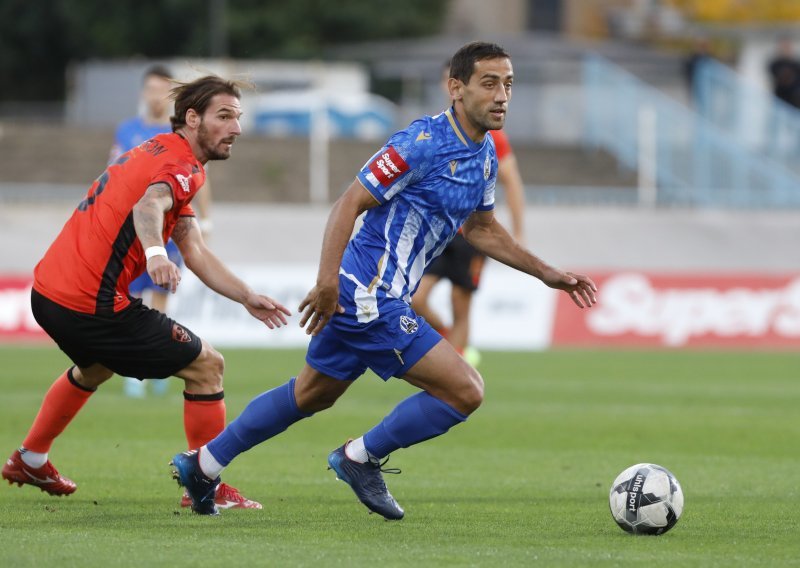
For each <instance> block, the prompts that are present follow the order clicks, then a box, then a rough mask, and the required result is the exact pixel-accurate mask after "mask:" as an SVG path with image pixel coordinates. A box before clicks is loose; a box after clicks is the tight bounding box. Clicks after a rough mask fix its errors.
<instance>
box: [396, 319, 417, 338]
mask: <svg viewBox="0 0 800 568" xmlns="http://www.w3.org/2000/svg"><path fill="white" fill-rule="evenodd" d="M400 329H402V330H403V331H404V332H405V333H407V334H409V335H411V334H412V333H414V332H415V331H417V329H419V324H418V323H417V320H415V319H414V318H410V317H408V316H400Z"/></svg>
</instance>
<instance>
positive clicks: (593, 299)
mask: <svg viewBox="0 0 800 568" xmlns="http://www.w3.org/2000/svg"><path fill="white" fill-rule="evenodd" d="M542 282H544V283H545V284H547V285H548V286H550V288H555V289H556V290H564V291H565V292H566V293H567V294H569V297H570V299H571V300H572V301H573V302H574V303H575V305H576V306H578V307H579V308H581V309H582V308H591V307H592V306H593V305H595V304H596V303H597V296H596V292H597V285H596V284H595V283H594V282H592V279H591V278H589V277H588V276H584V275H583V274H573V273H572V272H561V271H560V270H556V269H550V270H549V271H548V272H547V273H546V274H545V275H544V277H543V278H542Z"/></svg>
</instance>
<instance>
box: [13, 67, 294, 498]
mask: <svg viewBox="0 0 800 568" xmlns="http://www.w3.org/2000/svg"><path fill="white" fill-rule="evenodd" d="M173 97H174V99H175V115H174V116H173V117H171V123H172V133H167V134H159V135H157V136H155V137H153V138H151V139H150V140H147V141H146V142H143V143H142V144H140V145H139V146H137V147H135V148H133V149H132V150H130V151H128V152H126V153H124V154H122V155H121V156H120V157H119V158H117V159H116V160H115V161H114V162H113V163H112V164H110V165H109V166H108V168H107V169H106V171H105V172H103V174H102V175H101V176H100V177H99V178H98V179H97V180H96V181H95V182H94V184H93V185H92V187H91V188H90V189H89V192H88V194H87V197H86V198H85V199H84V200H83V201H81V203H80V204H79V205H78V207H77V208H76V210H75V211H74V213H73V215H72V217H71V218H70V219H69V220H68V221H67V223H66V224H65V225H64V228H63V229H62V230H61V233H60V234H59V235H58V237H57V238H56V240H55V241H54V242H53V243H52V244H51V246H50V248H49V249H48V251H47V252H46V253H45V256H44V258H43V259H42V260H41V261H40V262H39V264H38V265H37V266H36V269H35V271H34V284H33V290H32V292H31V307H32V311H33V315H34V317H35V318H36V321H37V322H38V323H39V325H41V327H42V328H43V329H44V330H45V331H46V332H47V333H48V334H49V335H50V337H52V338H53V340H55V342H56V343H57V344H58V346H59V347H60V348H61V350H62V351H64V353H66V354H67V356H68V357H69V358H70V359H71V360H72V362H73V363H74V365H73V366H71V367H70V368H69V369H67V370H66V371H64V372H63V373H62V374H61V375H60V376H59V377H58V378H57V379H56V381H55V382H54V383H53V385H52V386H51V387H50V390H48V392H47V394H46V395H45V397H44V401H43V402H42V406H41V408H40V409H39V413H38V415H37V416H36V419H35V420H34V422H33V425H32V427H31V429H30V431H29V432H28V435H27V436H26V437H25V439H24V440H23V442H22V445H21V447H20V448H19V449H18V450H16V451H14V453H13V454H12V455H11V457H10V458H9V459H8V460H7V461H6V464H5V466H4V467H3V469H2V476H3V478H4V479H6V480H8V481H9V483H17V484H19V485H20V486H21V485H23V484H29V485H34V486H36V487H39V488H40V489H41V490H42V491H46V492H47V493H49V494H51V495H69V494H71V493H73V492H74V491H75V489H76V484H75V483H74V482H73V481H72V480H70V479H68V478H66V477H64V476H62V475H61V474H59V473H58V471H57V470H56V468H55V467H53V465H52V464H51V463H50V461H49V459H48V452H49V451H50V447H51V445H52V443H53V441H54V440H55V438H56V437H57V436H58V435H59V434H61V432H62V431H63V430H64V428H66V426H67V425H68V424H69V423H70V422H71V421H72V419H73V418H74V417H75V415H76V414H77V413H78V411H80V409H81V407H83V405H84V403H85V402H86V401H87V400H88V399H89V397H91V395H92V394H93V393H94V392H95V391H96V390H97V388H98V387H99V386H100V385H101V384H103V383H104V382H106V381H107V380H108V379H110V378H111V377H112V376H113V375H114V374H115V373H116V374H119V375H122V376H128V377H137V378H166V377H169V376H173V375H174V376H177V377H180V378H181V379H183V381H184V384H185V390H184V427H185V432H186V439H187V442H188V445H189V447H190V448H197V447H200V446H202V445H203V444H205V443H206V442H208V441H210V440H211V439H212V438H214V437H215V436H216V435H217V434H219V433H220V432H221V431H222V430H223V429H224V427H225V402H224V400H223V389H222V379H223V371H224V360H223V358H222V355H220V354H219V353H218V352H217V351H216V350H215V349H214V348H213V347H212V346H211V345H210V344H208V343H207V342H206V341H204V340H202V339H201V338H200V337H198V336H197V335H195V334H194V333H192V331H191V330H189V329H187V328H185V327H183V326H182V325H180V324H179V323H178V322H175V321H174V320H172V319H170V318H169V317H167V316H166V315H164V314H163V313H161V312H159V311H157V310H154V309H151V308H148V307H146V306H144V305H143V304H142V302H141V300H140V299H135V298H133V297H132V296H130V294H129V293H128V285H129V284H130V282H131V281H132V280H133V279H134V278H136V277H137V276H138V275H139V274H141V273H142V272H143V271H144V270H146V271H147V273H148V274H149V275H150V277H151V278H152V279H153V281H154V282H155V283H156V284H158V285H160V286H162V287H163V288H164V289H166V290H169V291H171V292H175V290H176V288H177V286H178V283H179V282H180V270H179V268H178V267H177V266H176V265H175V264H174V263H173V262H171V261H170V260H169V259H168V257H167V253H166V251H165V249H164V243H166V241H167V240H168V239H169V238H170V237H172V239H173V240H174V241H175V243H176V244H177V245H178V248H179V249H180V251H181V254H182V255H183V258H184V260H185V262H186V266H187V267H188V268H189V269H190V270H191V271H192V272H194V273H195V274H196V275H197V276H198V278H199V279H200V280H201V281H202V282H203V283H205V284H206V285H207V286H208V287H209V288H211V289H212V290H214V291H216V292H217V293H219V294H221V295H223V296H225V297H227V298H230V299H231V300H234V301H236V302H238V303H240V304H242V306H243V307H244V308H245V309H246V310H247V311H248V312H249V313H250V314H251V315H252V316H253V317H255V318H256V319H258V320H260V321H262V322H264V324H265V325H266V326H267V327H269V328H270V329H273V328H275V327H280V326H281V325H283V324H285V323H286V318H285V315H284V314H286V315H288V314H289V311H288V310H287V309H286V308H285V307H284V306H282V305H281V304H279V303H278V302H276V301H274V300H272V299H271V298H269V297H267V296H263V295H260V294H257V293H256V292H254V291H253V290H252V289H251V288H250V287H249V286H248V285H247V284H245V283H244V282H243V281H242V280H240V279H239V278H237V277H236V276H235V275H234V274H233V273H232V272H231V271H230V270H229V269H228V268H227V267H226V266H225V265H224V264H223V263H222V262H221V261H220V259H219V258H217V257H216V256H215V255H214V254H213V253H212V252H211V251H210V250H209V249H208V247H207V246H206V244H205V242H204V240H203V237H202V236H201V232H200V228H199V225H198V223H197V220H196V219H195V216H194V212H193V210H192V207H191V205H190V202H191V201H192V198H193V197H194V196H195V194H196V193H197V191H198V190H199V189H200V188H201V186H202V185H203V183H204V181H205V176H206V174H205V169H204V165H205V164H206V162H208V161H209V160H225V159H227V158H228V157H230V154H231V147H232V145H233V143H234V141H235V140H236V138H237V137H238V136H239V135H240V134H241V129H240V126H239V117H240V116H241V105H240V98H241V92H240V86H239V84H238V83H236V82H232V81H226V80H224V79H222V78H220V77H216V76H207V77H202V78H200V79H197V80H195V81H192V82H190V83H186V84H181V85H179V86H177V87H175V88H174V89H173ZM184 500H185V501H186V505H188V504H189V503H190V501H189V500H188V497H185V499H184ZM216 500H217V504H218V506H220V507H225V508H229V507H239V508H258V509H260V508H261V505H260V504H259V503H257V502H255V501H251V500H249V499H246V498H245V497H243V496H242V495H241V494H240V493H239V492H238V491H237V490H236V489H234V488H232V487H230V486H225V487H222V488H221V489H218V490H217V494H216Z"/></svg>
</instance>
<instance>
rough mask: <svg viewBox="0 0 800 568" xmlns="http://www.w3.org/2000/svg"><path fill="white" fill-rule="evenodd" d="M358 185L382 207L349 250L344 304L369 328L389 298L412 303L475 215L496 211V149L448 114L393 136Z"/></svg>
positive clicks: (370, 215) (424, 120)
mask: <svg viewBox="0 0 800 568" xmlns="http://www.w3.org/2000/svg"><path fill="white" fill-rule="evenodd" d="M358 179H359V181H360V182H361V184H363V186H364V187H365V188H366V189H367V190H368V191H369V192H370V193H372V195H373V196H375V199H377V200H378V202H379V203H380V205H379V206H377V207H374V208H372V209H370V210H369V211H368V212H367V214H366V216H365V218H364V223H363V225H362V226H361V228H360V230H359V231H358V233H357V234H356V235H355V237H353V239H352V240H351V241H350V243H349V244H348V246H347V249H346V250H345V253H344V257H343V258H342V265H341V268H340V269H339V274H340V276H342V277H344V279H346V282H345V281H344V280H343V283H344V284H345V286H343V288H342V290H341V293H340V302H341V303H342V305H343V306H344V307H345V310H346V311H347V313H350V314H356V315H357V316H358V321H360V322H368V321H372V320H373V319H375V318H377V317H378V316H379V315H380V314H379V311H380V303H381V300H382V299H383V298H386V297H387V296H388V297H390V298H396V299H399V300H403V301H404V302H406V303H410V302H411V296H412V294H413V293H414V291H415V290H416V289H417V286H418V284H419V281H420V278H422V274H423V272H424V270H425V268H426V267H427V266H428V264H430V262H431V261H432V260H433V259H434V258H436V257H437V256H439V255H440V254H441V253H442V251H443V250H444V248H445V246H447V244H448V243H449V242H450V241H451V240H452V239H453V237H454V236H455V235H456V233H457V232H458V229H459V228H460V227H461V225H463V224H464V222H465V221H466V220H467V218H468V217H469V216H470V214H471V213H472V212H473V211H476V210H478V211H488V210H491V209H493V208H494V193H495V182H496V179H497V156H496V153H495V147H494V142H493V140H492V137H491V136H488V135H487V136H486V137H485V138H484V139H483V142H481V143H480V144H478V143H475V142H473V141H472V140H470V139H469V138H468V137H467V135H466V133H465V132H464V130H463V129H462V128H461V125H460V124H459V123H458V121H457V120H456V118H455V113H454V111H453V109H452V108H450V109H448V110H446V111H445V112H443V113H441V114H439V115H437V116H434V117H430V116H426V117H424V118H422V119H419V120H416V121H414V122H412V123H411V125H410V126H409V127H408V128H406V129H405V130H402V131H400V132H398V133H396V134H395V135H394V136H392V137H391V138H390V139H389V141H388V142H387V143H386V145H385V146H384V147H383V148H382V149H381V150H380V151H379V152H378V153H377V154H375V155H374V156H373V157H372V158H370V159H369V161H368V162H367V163H366V164H365V165H364V167H363V168H362V169H361V171H360V172H359V174H358ZM348 284H349V285H348Z"/></svg>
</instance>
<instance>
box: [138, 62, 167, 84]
mask: <svg viewBox="0 0 800 568" xmlns="http://www.w3.org/2000/svg"><path fill="white" fill-rule="evenodd" d="M150 77H159V78H161V79H167V80H168V81H171V80H172V72H170V70H169V68H167V66H166V65H160V64H156V65H151V66H150V67H148V68H147V69H145V72H144V74H143V75H142V83H144V82H145V81H147V79H149V78H150Z"/></svg>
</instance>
